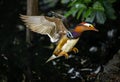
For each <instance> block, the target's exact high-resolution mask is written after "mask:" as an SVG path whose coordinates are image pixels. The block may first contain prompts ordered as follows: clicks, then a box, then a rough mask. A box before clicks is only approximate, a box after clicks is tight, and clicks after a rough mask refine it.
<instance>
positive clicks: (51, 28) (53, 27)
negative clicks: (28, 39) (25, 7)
mask: <svg viewBox="0 0 120 82" xmlns="http://www.w3.org/2000/svg"><path fill="white" fill-rule="evenodd" d="M20 18H21V19H22V21H23V22H25V24H26V27H28V28H29V29H30V30H31V31H33V32H36V33H39V34H43V35H48V36H49V37H50V40H51V42H56V41H58V40H59V38H60V33H61V34H64V33H66V31H67V29H66V28H65V26H64V24H63V22H62V20H61V19H59V18H53V17H47V16H26V15H21V16H20Z"/></svg>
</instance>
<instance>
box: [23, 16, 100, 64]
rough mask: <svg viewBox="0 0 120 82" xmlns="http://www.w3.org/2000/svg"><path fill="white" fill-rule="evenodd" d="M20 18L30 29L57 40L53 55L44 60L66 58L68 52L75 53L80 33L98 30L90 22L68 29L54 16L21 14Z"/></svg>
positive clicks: (54, 40)
mask: <svg viewBox="0 0 120 82" xmlns="http://www.w3.org/2000/svg"><path fill="white" fill-rule="evenodd" d="M21 19H22V20H23V22H25V24H26V26H27V27H28V28H29V29H30V30H31V31H33V32H36V33H39V34H43V35H48V36H49V38H50V41H51V42H57V46H56V48H55V50H54V51H53V55H52V56H51V57H50V58H49V59H48V60H47V61H46V62H49V61H51V60H53V59H56V58H58V57H61V56H65V58H68V56H69V55H68V52H71V51H74V52H75V53H77V52H78V51H79V50H78V49H77V48H75V47H74V46H75V44H76V43H77V42H78V40H79V38H80V36H81V33H82V32H84V31H87V30H93V31H98V30H97V29H96V28H95V27H94V26H93V25H92V24H89V23H86V22H82V23H80V24H78V25H77V26H76V27H75V28H74V29H73V30H72V31H69V30H68V29H66V28H65V26H64V24H63V22H62V20H61V19H59V18H55V17H47V16H26V15H21Z"/></svg>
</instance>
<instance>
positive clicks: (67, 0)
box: [61, 0, 70, 4]
mask: <svg viewBox="0 0 120 82" xmlns="http://www.w3.org/2000/svg"><path fill="white" fill-rule="evenodd" d="M68 2H70V0H61V3H62V4H66V3H68Z"/></svg>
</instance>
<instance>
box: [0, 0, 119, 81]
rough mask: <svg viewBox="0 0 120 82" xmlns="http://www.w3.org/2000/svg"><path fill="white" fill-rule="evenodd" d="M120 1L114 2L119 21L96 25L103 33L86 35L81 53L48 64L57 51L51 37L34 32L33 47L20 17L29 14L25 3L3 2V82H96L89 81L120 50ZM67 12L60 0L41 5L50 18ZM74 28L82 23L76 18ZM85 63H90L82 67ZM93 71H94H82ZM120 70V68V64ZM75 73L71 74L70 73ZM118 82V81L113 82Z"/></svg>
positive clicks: (20, 0) (0, 71)
mask: <svg viewBox="0 0 120 82" xmlns="http://www.w3.org/2000/svg"><path fill="white" fill-rule="evenodd" d="M119 5H120V2H119V0H117V1H116V3H114V5H113V7H114V9H115V11H116V13H115V14H116V16H117V19H116V20H107V21H106V22H105V24H103V25H100V24H96V26H95V27H96V28H97V29H99V32H98V33H96V32H89V31H88V32H84V33H83V35H82V36H81V39H80V40H79V42H78V43H77V45H76V47H77V48H78V49H79V53H77V54H74V53H73V52H71V53H70V54H71V58H69V59H68V60H66V59H65V58H60V59H57V60H54V61H52V62H49V63H47V64H46V63H45V61H46V60H47V59H48V58H49V57H50V56H51V54H52V52H53V50H54V48H52V49H51V48H49V47H50V46H51V45H52V44H51V43H50V41H49V38H48V37H47V36H43V35H39V34H36V33H33V39H32V41H31V43H32V44H28V43H27V42H26V41H25V39H26V34H25V33H26V29H25V25H24V24H23V22H22V21H21V19H20V18H19V14H26V1H25V0H0V82H3V81H4V82H56V81H60V82H71V81H74V82H80V81H81V82H82V81H83V79H84V80H86V82H93V81H94V77H91V78H88V76H89V75H91V72H94V71H95V70H96V69H97V68H98V67H99V66H101V72H103V71H104V65H106V64H107V63H108V61H109V60H111V59H112V58H113V56H114V55H115V54H116V53H117V52H118V50H119V49H120V34H119V32H120V10H119ZM64 9H66V6H65V5H62V4H61V3H60V1H56V2H54V5H53V6H50V5H48V4H47V3H44V2H43V1H42V0H41V1H40V4H39V11H40V14H43V13H44V14H45V15H48V12H49V11H51V10H52V11H56V12H57V11H62V10H64ZM68 21H69V23H70V28H72V27H73V26H74V25H75V24H77V23H78V22H80V21H79V20H76V21H75V18H68ZM119 55H120V54H119ZM82 60H86V62H85V63H84V64H81V62H82ZM84 68H89V69H92V71H89V70H87V71H81V69H84ZM118 68H120V65H118ZM70 71H71V72H70ZM113 82H114V81H113Z"/></svg>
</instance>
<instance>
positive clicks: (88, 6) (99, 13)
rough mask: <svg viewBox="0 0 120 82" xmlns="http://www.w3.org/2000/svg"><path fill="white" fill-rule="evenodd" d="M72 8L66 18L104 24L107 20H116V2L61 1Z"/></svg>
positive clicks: (112, 0) (102, 0)
mask: <svg viewBox="0 0 120 82" xmlns="http://www.w3.org/2000/svg"><path fill="white" fill-rule="evenodd" d="M61 2H62V3H63V4H66V3H68V7H69V8H70V9H69V10H68V12H66V14H65V16H66V17H68V16H70V15H72V16H73V17H76V18H77V19H80V20H81V21H87V22H91V23H93V22H97V23H99V24H104V23H105V21H106V19H107V18H109V19H116V16H115V10H114V8H113V3H115V2H116V0H67V2H66V0H61Z"/></svg>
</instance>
